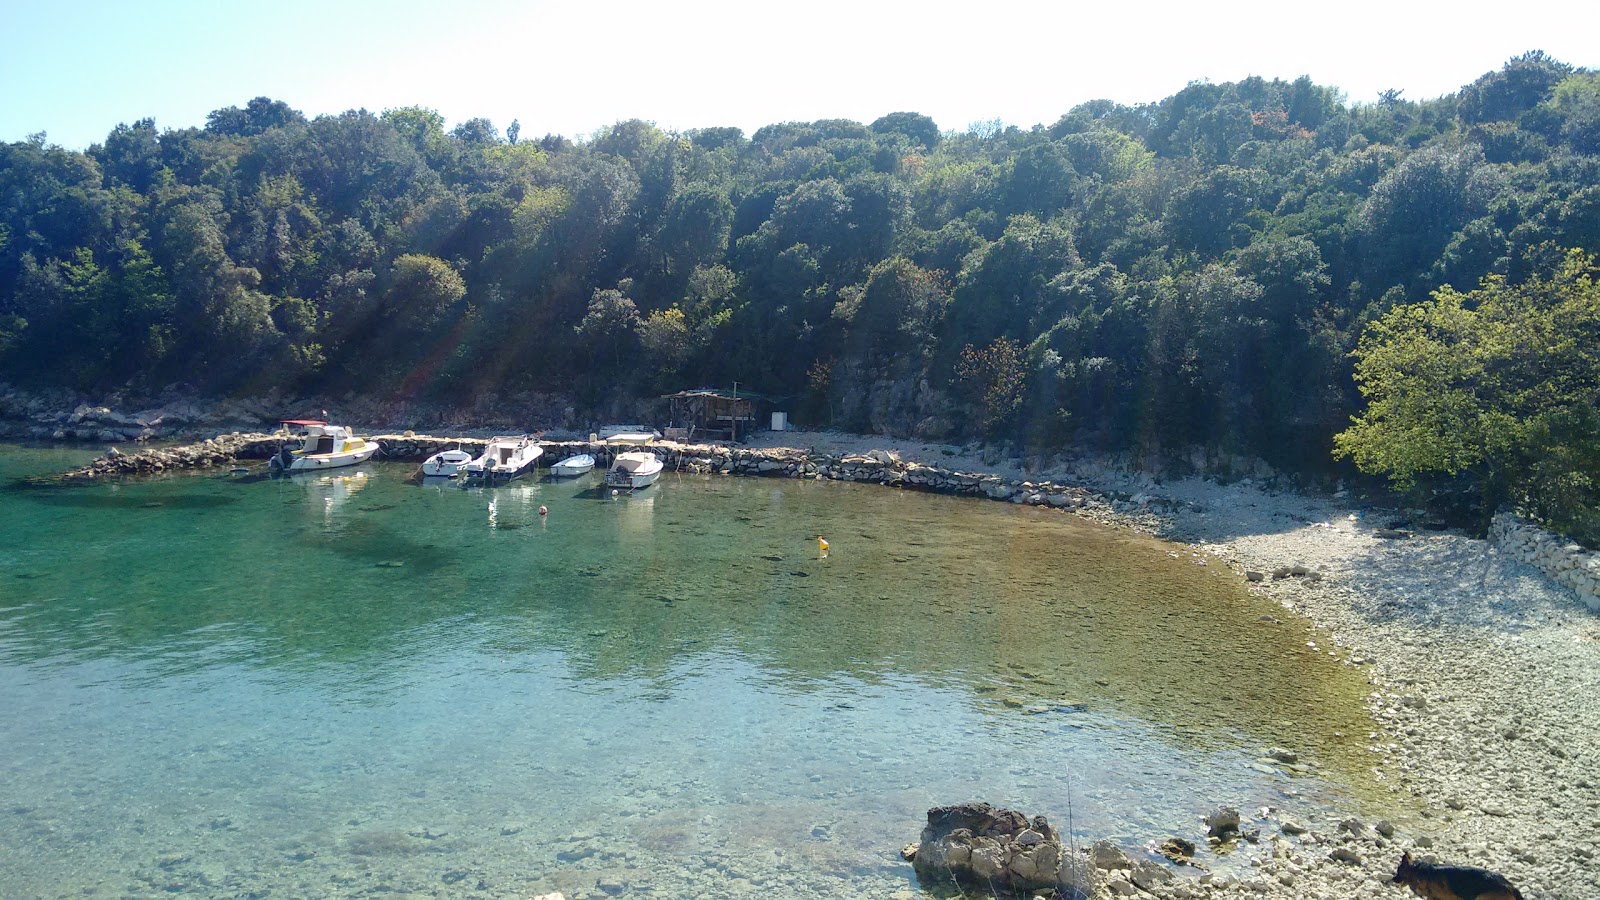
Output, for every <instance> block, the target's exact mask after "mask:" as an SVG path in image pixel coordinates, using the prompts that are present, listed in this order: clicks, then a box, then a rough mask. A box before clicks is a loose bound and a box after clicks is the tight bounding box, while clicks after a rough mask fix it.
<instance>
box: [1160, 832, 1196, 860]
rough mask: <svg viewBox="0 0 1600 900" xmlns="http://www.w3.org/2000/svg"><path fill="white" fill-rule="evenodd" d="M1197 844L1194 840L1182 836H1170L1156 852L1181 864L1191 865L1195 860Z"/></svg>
mask: <svg viewBox="0 0 1600 900" xmlns="http://www.w3.org/2000/svg"><path fill="white" fill-rule="evenodd" d="M1194 851H1195V846H1194V842H1193V841H1186V840H1184V839H1183V838H1181V837H1169V838H1167V839H1166V840H1164V841H1162V842H1161V846H1160V847H1159V848H1157V850H1156V852H1158V853H1160V854H1161V855H1162V856H1165V857H1166V858H1167V859H1170V860H1172V861H1173V862H1175V863H1178V864H1179V865H1189V864H1190V863H1191V862H1192V861H1193V857H1194Z"/></svg>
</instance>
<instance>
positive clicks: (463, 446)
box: [62, 433, 1150, 530]
mask: <svg viewBox="0 0 1600 900" xmlns="http://www.w3.org/2000/svg"><path fill="white" fill-rule="evenodd" d="M369 440H372V441H375V442H381V443H382V444H383V448H384V452H383V458H384V459H386V460H389V461H398V462H416V463H421V462H422V461H424V460H426V459H428V458H429V457H431V456H434V455H435V454H438V453H440V452H443V451H446V450H451V449H457V448H458V449H460V450H462V451H464V452H467V453H470V454H473V455H474V456H477V455H480V454H482V453H483V451H484V449H485V447H486V446H487V445H488V444H489V443H490V440H489V439H485V438H469V437H436V436H431V435H417V434H410V433H408V434H380V435H374V436H373V437H372V438H370V439H369ZM281 441H282V437H281V436H279V435H267V434H238V433H235V434H229V435H219V436H218V437H215V438H211V439H208V440H206V441H202V442H200V443H198V444H192V445H187V446H184V447H170V448H161V449H149V450H141V451H138V452H135V453H126V454H124V453H120V452H113V453H108V454H106V455H105V456H102V457H101V458H99V459H96V460H95V461H94V462H93V463H91V464H90V465H87V466H84V467H82V468H80V469H76V470H74V471H72V472H69V473H66V474H65V475H63V476H62V477H63V478H65V479H67V480H97V479H101V478H114V477H120V476H129V475H149V474H157V473H162V472H172V471H180V470H184V469H196V468H212V467H223V466H229V465H232V464H234V463H235V462H237V461H240V460H266V459H268V458H269V457H271V456H272V455H273V454H274V453H276V452H278V448H279V444H280V442H281ZM534 443H535V444H536V445H537V446H538V448H539V450H540V451H541V454H542V455H543V456H546V457H548V458H551V459H566V458H567V457H570V456H575V455H589V456H591V457H593V458H594V460H595V464H596V465H597V466H605V467H606V468H610V466H611V463H612V462H613V461H614V460H615V459H616V458H617V457H618V456H619V455H621V454H624V453H630V452H639V451H647V452H649V453H652V454H654V455H655V456H656V457H657V458H659V459H660V461H661V463H662V472H663V474H664V473H667V472H680V473H686V474H711V475H753V476H762V477H768V478H799V479H819V480H832V481H857V482H863V483H870V484H883V485H888V486H891V487H899V488H904V489H907V490H919V491H928V492H932V493H939V494H954V495H958V496H969V497H985V498H988V499H991V500H1004V501H1007V502H1010V503H1017V504H1026V505H1030V506H1048V507H1056V508H1063V509H1072V510H1077V511H1079V512H1083V513H1086V514H1089V515H1091V516H1092V517H1095V518H1100V517H1102V514H1104V515H1105V516H1110V515H1111V514H1112V506H1113V504H1115V507H1116V511H1117V512H1118V513H1121V515H1120V516H1119V517H1118V518H1119V521H1123V522H1124V523H1126V524H1132V525H1134V526H1135V527H1141V525H1142V523H1141V522H1140V520H1139V517H1140V515H1141V510H1140V509H1139V508H1138V506H1137V504H1129V503H1124V502H1122V501H1127V500H1128V499H1129V498H1128V497H1125V496H1118V495H1115V494H1112V495H1110V496H1105V495H1102V494H1100V493H1098V492H1096V491H1093V490H1091V489H1089V488H1087V487H1084V486H1082V485H1076V484H1064V483H1060V482H1052V481H1032V480H1014V479H1006V478H1002V477H1000V476H998V475H993V474H987V473H982V472H961V471H957V470H953V469H946V468H943V467H939V466H930V465H923V464H921V463H917V462H914V461H909V460H904V459H902V458H901V457H900V456H899V455H898V454H895V453H893V452H890V451H884V450H873V451H870V452H868V453H865V454H848V453H847V454H830V453H824V452H820V451H815V450H798V449H792V448H774V449H755V448H744V447H729V446H726V445H722V444H684V443H678V442H674V441H661V440H658V441H652V442H650V443H649V444H638V445H628V444H619V443H616V442H615V439H614V438H613V439H611V441H609V442H608V441H596V442H593V443H591V442H589V441H581V440H580V441H557V440H536V441H535V442H534ZM1130 516H1131V519H1130ZM1144 530H1150V527H1145V529H1144Z"/></svg>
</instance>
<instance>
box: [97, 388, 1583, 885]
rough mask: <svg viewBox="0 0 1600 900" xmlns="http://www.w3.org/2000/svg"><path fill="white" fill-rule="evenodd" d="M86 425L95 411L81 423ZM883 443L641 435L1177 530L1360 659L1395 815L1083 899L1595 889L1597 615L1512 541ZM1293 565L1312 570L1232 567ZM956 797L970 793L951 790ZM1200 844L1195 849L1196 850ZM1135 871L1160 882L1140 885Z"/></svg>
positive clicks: (1301, 500) (1238, 488)
mask: <svg viewBox="0 0 1600 900" xmlns="http://www.w3.org/2000/svg"><path fill="white" fill-rule="evenodd" d="M106 421H107V420H106V419H105V418H104V417H103V416H101V415H99V414H98V413H95V414H93V415H90V414H85V415H84V416H83V417H82V418H81V419H80V423H82V422H89V423H91V424H92V425H99V424H103V423H105V422H106ZM145 427H151V425H150V423H148V422H147V423H146V424H145V425H142V426H141V428H145ZM376 437H377V439H379V440H381V441H388V442H392V444H393V449H392V450H391V451H389V458H391V459H415V460H417V461H420V460H421V459H422V458H424V457H425V456H426V455H427V454H428V453H431V452H434V451H435V450H437V449H443V448H445V447H447V446H454V445H456V443H457V440H456V439H453V438H432V437H426V436H422V437H419V436H417V435H415V434H400V435H390V436H382V435H379V436H376ZM94 439H99V435H98V434H96V436H95V438H94ZM281 439H282V438H281V436H274V435H267V434H262V433H246V432H241V433H238V434H227V435H221V436H219V437H216V438H211V439H208V440H206V441H203V442H200V443H199V444H196V445H192V446H189V447H181V448H160V449H152V450H146V451H140V452H136V453H126V454H124V453H121V452H118V453H115V454H108V455H107V456H106V457H102V458H101V459H99V460H96V462H95V463H94V464H92V465H91V466H90V467H87V470H80V472H78V473H74V475H75V476H76V477H86V478H103V477H107V476H117V475H124V474H147V473H160V472H170V471H173V470H177V469H183V468H208V467H217V466H224V465H231V464H233V463H234V461H237V460H259V459H265V458H266V457H267V456H268V455H270V453H271V452H273V450H275V449H276V448H277V446H278V441H279V440H281ZM472 440H473V439H472V438H463V439H461V441H460V442H461V443H463V444H470V443H471V442H472ZM545 443H546V444H547V445H548V447H547V452H550V453H552V454H554V455H558V454H559V453H561V452H563V451H567V450H570V451H572V452H593V451H594V450H599V451H600V454H599V455H602V456H603V455H604V453H606V452H607V451H612V452H614V451H616V450H619V449H631V448H622V447H616V446H612V445H595V444H590V443H589V442H587V441H581V440H580V441H546V442H545ZM884 443H885V440H884V439H883V438H881V437H879V438H874V437H865V436H850V435H834V434H794V433H782V434H766V435H759V436H758V439H757V445H756V446H751V447H740V448H730V447H719V446H708V445H676V444H666V443H661V444H657V445H653V449H655V450H657V451H658V452H661V453H662V454H663V456H664V457H666V458H667V459H668V464H669V467H670V468H673V469H677V470H681V471H698V472H713V473H728V474H740V475H758V476H767V477H791V478H835V479H838V480H849V481H863V482H872V483H880V484H887V485H891V486H898V487H902V488H906V489H914V490H928V491H936V492H941V493H952V494H961V495H966V496H985V497H990V498H992V499H996V500H1002V501H1006V502H1012V503H1029V504H1033V505H1040V506H1051V507H1056V508H1060V509H1062V510H1063V511H1066V512H1071V513H1073V514H1077V515H1082V516H1087V517H1089V518H1093V519H1095V520H1097V521H1101V522H1106V523H1109V524H1116V525H1120V526H1125V527H1131V528H1135V529H1137V530H1140V531H1144V532H1147V533H1152V534H1156V535H1158V536H1161V537H1164V538H1168V539H1171V540H1176V541H1182V542H1185V543H1188V544H1190V545H1192V546H1194V547H1195V548H1197V549H1198V550H1200V551H1202V552H1204V553H1207V554H1210V555H1211V556H1213V557H1215V558H1217V559H1219V560H1220V561H1223V562H1225V563H1226V564H1228V565H1229V566H1231V567H1233V568H1234V569H1236V570H1237V571H1238V572H1239V573H1240V577H1241V578H1245V579H1247V580H1248V581H1250V582H1251V583H1252V584H1251V587H1252V589H1254V590H1257V591H1260V592H1262V593H1264V594H1265V595H1266V596H1268V597H1270V598H1272V599H1273V600H1274V601H1276V602H1278V603H1280V604H1281V605H1282V606H1284V607H1285V608H1286V609H1288V610H1292V611H1293V612H1294V613H1296V614H1298V615H1300V616H1303V617H1305V618H1306V619H1308V620H1310V621H1311V622H1312V623H1313V624H1315V625H1317V626H1318V627H1320V628H1322V629H1324V630H1325V631H1327V632H1329V633H1330V634H1332V636H1333V639H1334V642H1335V643H1336V645H1337V646H1338V647H1339V648H1341V650H1342V651H1343V655H1345V656H1346V657H1348V659H1349V660H1350V662H1351V664H1356V665H1364V666H1368V667H1369V669H1368V671H1369V673H1370V678H1371V681H1372V684H1373V693H1372V694H1371V696H1370V697H1369V700H1368V706H1369V710H1370V712H1371V714H1372V718H1373V728H1372V731H1371V732H1370V734H1368V735H1365V736H1362V738H1363V739H1364V742H1365V743H1366V744H1367V746H1368V747H1370V749H1371V750H1372V752H1373V759H1374V762H1375V770H1376V772H1377V775H1378V777H1379V778H1380V779H1382V781H1383V782H1384V783H1386V784H1388V785H1390V790H1391V791H1392V792H1393V793H1394V796H1395V799H1396V803H1397V806H1401V807H1405V808H1409V809H1414V810H1415V815H1414V816H1411V817H1396V821H1395V822H1393V823H1391V822H1374V823H1366V822H1363V821H1361V820H1360V819H1359V818H1358V817H1357V816H1356V815H1354V814H1352V815H1341V816H1337V817H1329V818H1328V820H1326V821H1305V822H1301V821H1292V820H1289V819H1286V818H1284V815H1283V814H1282V813H1281V812H1279V811H1276V810H1272V809H1263V810H1254V811H1251V812H1249V813H1248V814H1246V815H1245V816H1244V817H1243V821H1242V823H1241V832H1242V833H1243V834H1245V835H1250V834H1252V833H1254V834H1255V835H1256V837H1257V840H1256V842H1255V843H1251V842H1249V841H1245V842H1244V843H1243V844H1242V845H1241V850H1240V851H1239V852H1241V853H1244V854H1246V855H1247V856H1249V857H1250V859H1251V865H1250V868H1251V869H1252V871H1253V874H1251V875H1250V876H1248V877H1243V878H1234V877H1228V876H1216V877H1213V876H1211V875H1209V874H1206V873H1204V872H1203V871H1202V870H1201V869H1200V868H1196V867H1188V866H1176V867H1170V868H1167V867H1166V862H1165V861H1164V860H1163V859H1162V858H1161V855H1160V854H1159V853H1157V852H1156V850H1155V849H1154V847H1155V845H1156V844H1157V843H1158V842H1160V841H1163V840H1165V839H1167V838H1169V837H1175V838H1178V839H1180V840H1184V841H1193V842H1195V843H1197V844H1198V845H1199V846H1200V847H1202V848H1204V847H1205V846H1206V845H1205V843H1204V838H1205V833H1206V830H1207V829H1206V826H1205V825H1204V823H1203V822H1202V821H1201V814H1202V813H1204V812H1205V811H1196V826H1195V833H1194V834H1191V835H1174V836H1168V835H1150V836H1149V838H1150V845H1151V849H1150V851H1149V853H1148V854H1134V855H1133V857H1132V858H1130V857H1128V856H1126V855H1119V854H1112V853H1102V854H1098V855H1096V856H1095V857H1094V861H1095V863H1096V865H1097V866H1099V868H1100V872H1101V875H1100V878H1099V881H1100V884H1099V886H1098V888H1097V890H1096V892H1095V896H1096V897H1113V896H1152V897H1158V898H1175V900H1185V898H1198V897H1207V898H1210V897H1217V898H1223V897H1271V898H1285V900H1288V898H1323V897H1325V898H1341V900H1342V898H1350V897H1399V896H1407V894H1405V893H1404V892H1403V889H1401V888H1398V887H1396V886H1393V885H1390V884H1389V883H1388V882H1389V879H1390V877H1391V876H1392V874H1393V872H1394V868H1395V864H1396V862H1397V861H1398V859H1399V858H1400V854H1401V852H1402V851H1403V850H1410V851H1411V852H1412V854H1413V855H1414V856H1419V857H1422V858H1429V857H1431V856H1437V857H1438V858H1440V859H1442V860H1444V861H1447V862H1451V863H1456V864H1464V865H1476V866H1483V867H1486V868H1489V869H1493V870H1495V871H1499V872H1502V873H1504V874H1505V875H1506V876H1507V877H1508V878H1510V879H1511V881H1512V882H1513V883H1514V884H1516V885H1517V886H1518V887H1519V888H1520V889H1521V890H1522V892H1523V894H1524V895H1525V896H1528V897H1530V898H1532V897H1581V896H1600V876H1597V875H1596V874H1595V870H1594V869H1593V859H1594V856H1595V854H1596V853H1600V840H1597V838H1596V835H1600V776H1597V775H1595V774H1594V773H1595V772H1596V771H1597V765H1600V722H1597V721H1596V720H1597V719H1600V715H1597V714H1596V713H1595V712H1594V711H1593V709H1594V704H1593V702H1592V700H1593V698H1594V697H1595V696H1596V692H1597V689H1600V619H1597V618H1596V617H1595V615H1594V614H1593V613H1592V612H1591V611H1590V610H1589V609H1587V608H1586V607H1585V605H1584V603H1583V601H1581V600H1580V599H1579V597H1578V596H1577V595H1576V594H1575V593H1574V592H1573V590H1572V588H1570V587H1567V586H1563V585H1562V584H1558V583H1556V582H1554V581H1552V580H1551V579H1549V578H1547V577H1545V576H1544V575H1542V574H1541V573H1540V572H1539V571H1537V570H1536V569H1534V568H1533V567H1531V566H1530V565H1528V564H1527V563H1525V562H1523V561H1522V560H1521V559H1520V558H1519V555H1518V553H1517V552H1514V549H1515V548H1508V549H1505V550H1502V549H1501V548H1500V547H1497V546H1496V545H1494V544H1492V543H1490V542H1487V541H1484V540H1481V539H1474V538H1470V537H1467V536H1465V535H1461V534H1457V533H1452V532H1448V531H1429V530H1426V529H1422V530H1416V529H1412V528H1407V527H1405V526H1406V525H1407V524H1408V521H1409V520H1410V519H1412V518H1415V516H1414V514H1413V513H1408V512H1407V511H1404V510H1382V509H1372V508H1366V507H1362V506H1359V505H1356V504H1354V503H1352V502H1350V501H1349V499H1348V498H1347V497H1337V496H1335V497H1315V496H1308V495H1304V494H1299V493H1293V492H1287V491H1281V490H1278V489H1276V486H1275V485H1274V484H1273V483H1271V482H1265V483H1261V482H1255V481H1252V480H1251V479H1248V478H1247V479H1243V480H1241V481H1238V482H1234V483H1231V484H1221V483H1218V482H1216V481H1211V480H1203V479H1179V480H1171V481H1163V480H1159V479H1156V478H1154V477H1152V476H1150V475H1148V474H1140V473H1137V472H1131V471H1126V470H1122V469H1117V468H1114V467H1109V466H1105V465H1103V464H1100V463H1095V462H1087V461H1076V462H1071V461H1065V462H1053V463H1050V464H1048V465H1036V466H1035V467H1034V468H1033V469H1031V470H1030V471H1027V472H1024V471H1022V470H1021V469H1020V468H1018V467H1017V466H1015V465H1013V464H1011V463H997V462H996V461H993V460H992V459H989V458H985V457H984V456H983V455H982V451H981V450H976V449H971V448H956V447H947V446H942V445H921V446H918V447H912V448H908V449H898V450H895V449H889V450H886V449H882V445H883V444H884ZM579 447H582V448H584V450H578V449H577V448H579ZM923 460H937V463H933V462H924V461H923ZM1296 571H1298V572H1300V573H1306V574H1309V573H1315V574H1316V575H1317V576H1318V577H1315V578H1312V577H1301V578H1296V577H1270V576H1266V575H1255V577H1251V573H1274V572H1278V573H1283V574H1285V575H1292V574H1294V573H1295V572H1296ZM1289 752H1292V749H1291V750H1290V751H1289ZM969 799H982V798H951V802H959V801H964V800H969ZM1218 801H1219V803H1226V801H1227V798H1218ZM1352 812H1353V811H1352ZM1205 855H1206V851H1205V850H1204V849H1202V850H1201V851H1200V852H1199V859H1200V861H1202V862H1203V861H1204V857H1205ZM1150 863H1154V864H1155V865H1157V866H1159V867H1163V870H1164V871H1165V872H1166V874H1168V875H1170V876H1171V877H1170V878H1157V877H1154V875H1153V874H1152V873H1153V872H1154V871H1155V870H1154V869H1152V868H1151V866H1150V865H1149V864H1150ZM1136 874H1138V875H1139V877H1135V875H1136ZM907 896H914V894H910V893H908V894H907Z"/></svg>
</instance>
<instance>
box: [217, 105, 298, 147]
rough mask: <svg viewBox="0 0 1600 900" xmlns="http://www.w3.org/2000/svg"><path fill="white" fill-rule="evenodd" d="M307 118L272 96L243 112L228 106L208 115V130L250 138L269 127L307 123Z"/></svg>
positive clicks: (246, 107) (245, 108)
mask: <svg viewBox="0 0 1600 900" xmlns="http://www.w3.org/2000/svg"><path fill="white" fill-rule="evenodd" d="M305 121H306V117H305V116H304V115H301V113H300V111H299V110H295V109H291V108H289V104H287V103H285V102H283V101H282V100H274V99H272V98H271V97H257V98H255V99H254V100H251V101H250V102H249V103H247V104H245V107H244V109H240V108H239V107H237V106H228V107H224V108H223V109H218V110H213V111H212V112H210V113H207V114H206V131H209V132H211V133H212V134H226V135H232V136H234V137H251V136H253V135H258V134H261V133H262V132H264V131H266V130H267V129H269V128H282V127H284V126H286V125H296V124H305Z"/></svg>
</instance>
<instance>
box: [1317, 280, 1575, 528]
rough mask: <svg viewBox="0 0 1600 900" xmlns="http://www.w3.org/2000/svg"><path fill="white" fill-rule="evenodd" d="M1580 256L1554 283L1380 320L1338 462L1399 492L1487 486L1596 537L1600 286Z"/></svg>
mask: <svg viewBox="0 0 1600 900" xmlns="http://www.w3.org/2000/svg"><path fill="white" fill-rule="evenodd" d="M1595 275H1596V270H1595V260H1594V258H1593V257H1590V256H1587V255H1585V254H1583V253H1581V252H1579V251H1572V252H1571V253H1569V254H1568V255H1567V256H1566V258H1565V259H1564V260H1562V262H1561V264H1560V266H1559V267H1558V268H1557V269H1556V270H1555V271H1554V272H1553V273H1551V274H1549V275H1548V276H1543V277H1535V278H1532V279H1530V280H1528V281H1527V282H1524V283H1522V284H1517V285H1513V284H1509V283H1507V281H1506V279H1505V278H1504V277H1502V276H1498V275H1495V276H1490V277H1488V278H1486V279H1484V280H1483V283H1482V284H1481V285H1480V286H1479V287H1478V288H1477V289H1476V290H1473V291H1470V292H1468V293H1461V292H1458V291H1456V290H1454V289H1452V288H1449V287H1444V288H1440V289H1439V290H1437V291H1435V292H1434V294H1433V297H1432V299H1431V300H1430V301H1429V302H1426V303H1418V304H1412V305H1407V306H1400V307H1397V308H1395V309H1393V310H1390V311H1389V312H1388V313H1387V314H1385V315H1384V316H1383V317H1382V318H1381V319H1379V320H1377V321H1375V322H1374V323H1372V324H1371V325H1370V326H1369V327H1368V328H1367V330H1366V332H1365V334H1363V335H1362V337H1361V343H1360V345H1359V346H1358V348H1357V349H1356V352H1355V356H1356V376H1355V377H1356V381H1357V382H1358V383H1359V384H1360V386H1361V392H1362V394H1363V395H1365V396H1366V398H1367V401H1368V406H1367V409H1366V411H1365V412H1363V413H1362V414H1361V415H1359V416H1357V417H1355V418H1354V419H1353V420H1352V425H1351V427H1350V428H1348V429H1346V430H1345V431H1343V432H1341V433H1340V434H1339V435H1337V436H1336V437H1335V439H1334V442H1335V453H1336V454H1337V455H1339V456H1347V457H1350V458H1352V459H1353V460H1355V462H1356V465H1358V466H1359V467H1360V468H1361V469H1362V470H1363V471H1366V472H1372V473H1378V474H1383V475H1387V476H1388V477H1389V478H1391V479H1392V480H1394V481H1395V482H1396V483H1397V484H1398V485H1400V486H1402V487H1410V486H1414V485H1416V484H1418V483H1419V482H1420V481H1423V480H1426V479H1433V478H1438V477H1441V476H1458V475H1468V476H1471V477H1472V478H1474V479H1475V480H1476V481H1477V482H1478V486H1479V488H1480V490H1481V493H1482V497H1483V500H1484V511H1485V512H1492V511H1493V510H1494V508H1495V507H1496V506H1497V505H1498V504H1500V503H1501V502H1505V501H1511V502H1514V503H1517V504H1519V505H1522V506H1524V507H1525V508H1526V509H1528V511H1530V512H1533V513H1535V514H1537V515H1540V516H1541V517H1543V518H1545V519H1546V520H1548V521H1551V522H1553V523H1555V524H1557V525H1560V526H1563V527H1579V528H1582V529H1584V530H1586V531H1587V533H1588V534H1589V536H1590V538H1591V539H1593V538H1594V537H1596V536H1597V534H1596V532H1595V531H1594V530H1593V529H1594V525H1595V524H1596V523H1597V521H1600V520H1597V519H1596V518H1595V514H1594V512H1593V511H1594V510H1596V509H1600V481H1597V473H1600V413H1597V409H1600V405H1597V404H1600V287H1597V285H1596V282H1595Z"/></svg>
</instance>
